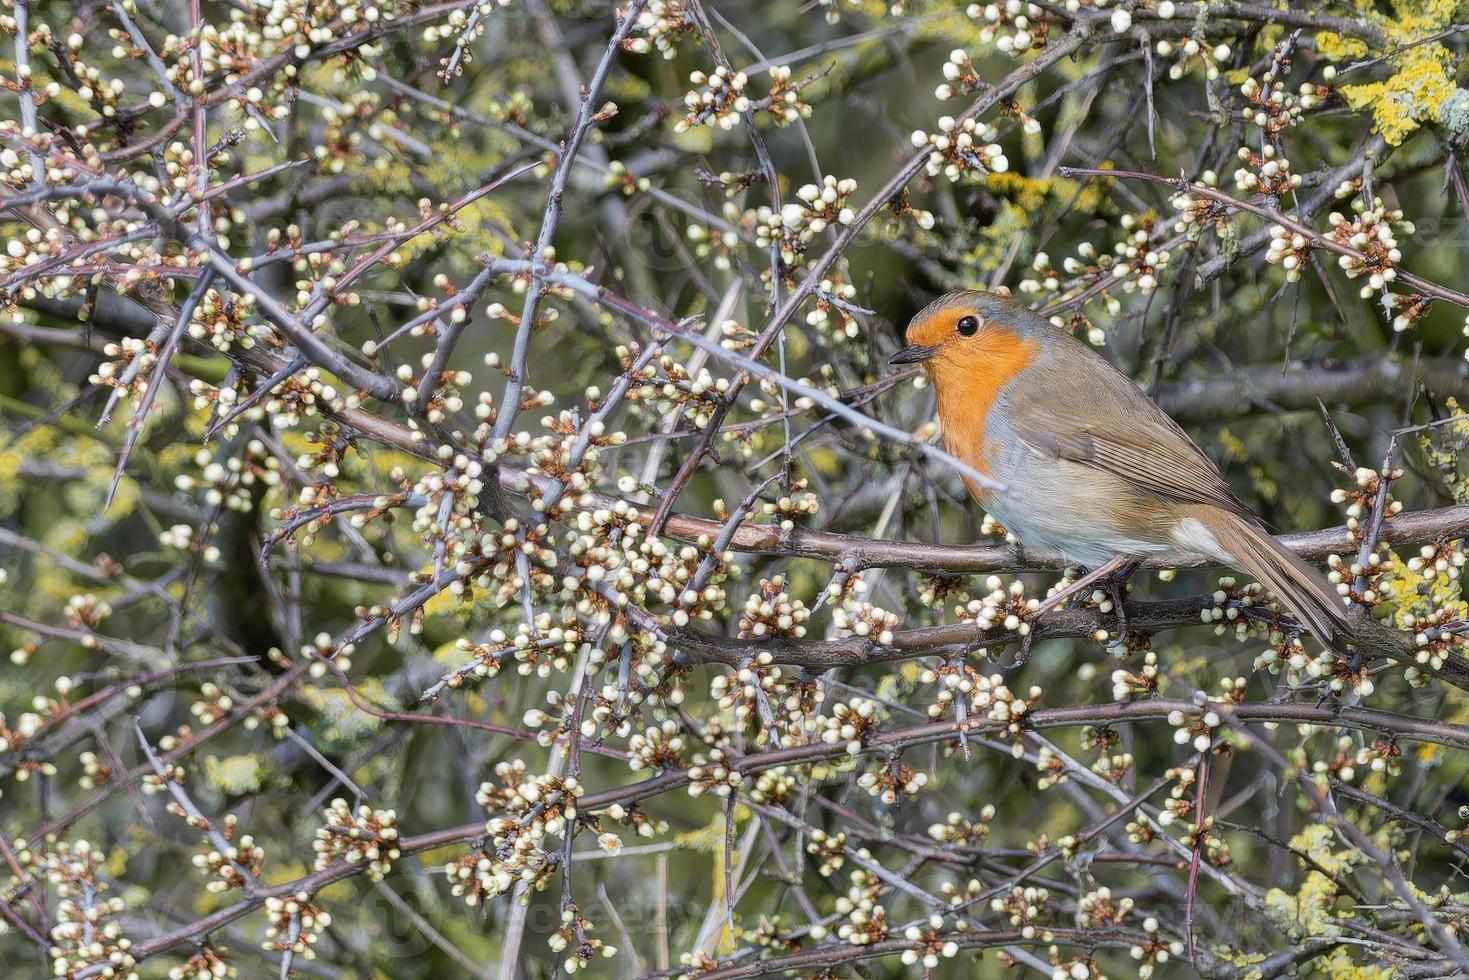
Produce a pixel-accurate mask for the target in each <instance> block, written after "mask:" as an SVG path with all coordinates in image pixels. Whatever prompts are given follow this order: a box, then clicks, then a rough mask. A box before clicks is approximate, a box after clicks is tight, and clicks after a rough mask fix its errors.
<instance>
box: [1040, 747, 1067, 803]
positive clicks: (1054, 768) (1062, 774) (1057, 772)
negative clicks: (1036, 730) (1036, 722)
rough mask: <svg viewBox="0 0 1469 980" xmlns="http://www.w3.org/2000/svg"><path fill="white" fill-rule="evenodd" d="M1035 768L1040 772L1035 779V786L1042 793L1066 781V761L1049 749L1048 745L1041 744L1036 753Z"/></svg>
mask: <svg viewBox="0 0 1469 980" xmlns="http://www.w3.org/2000/svg"><path fill="white" fill-rule="evenodd" d="M1035 768H1036V772H1038V773H1040V774H1041V775H1040V777H1039V778H1038V779H1036V781H1035V788H1036V789H1038V790H1040V791H1041V792H1042V793H1044V792H1045V791H1046V790H1048V789H1050V788H1051V787H1052V786H1059V785H1061V784H1062V783H1064V782H1066V775H1067V774H1066V761H1065V760H1064V759H1062V758H1061V757H1060V756H1058V755H1056V753H1055V752H1053V751H1051V748H1050V746H1046V745H1043V746H1041V749H1040V751H1039V752H1037V753H1036V758H1035Z"/></svg>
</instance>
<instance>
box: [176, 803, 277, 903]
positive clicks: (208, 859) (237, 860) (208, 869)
mask: <svg viewBox="0 0 1469 980" xmlns="http://www.w3.org/2000/svg"><path fill="white" fill-rule="evenodd" d="M190 822H191V823H192V822H193V821H190ZM235 826H236V818H235V815H234V814H229V815H228V816H227V817H226V818H225V820H224V830H223V833H224V837H225V840H226V841H228V842H229V847H227V848H225V849H224V850H223V851H221V850H219V849H218V848H215V847H210V848H208V849H207V850H205V851H202V852H201V853H198V854H195V855H194V856H193V857H192V858H191V859H190V860H191V861H192V862H193V865H194V867H195V868H197V869H198V870H199V873H200V874H203V875H204V876H205V877H207V878H208V879H209V883H208V884H206V885H205V886H204V887H205V889H206V890H207V891H210V892H212V893H214V894H216V895H218V894H222V893H224V892H227V891H231V890H233V889H236V888H244V887H245V886H246V885H248V884H249V883H251V882H252V881H254V880H255V879H257V878H259V877H260V874H261V872H262V871H263V870H264V867H265V849H264V848H263V847H261V846H260V845H259V844H257V843H255V838H254V837H252V836H250V835H249V834H244V835H243V836H241V837H240V839H239V840H235V839H234V831H235Z"/></svg>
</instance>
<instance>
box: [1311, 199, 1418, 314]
mask: <svg viewBox="0 0 1469 980" xmlns="http://www.w3.org/2000/svg"><path fill="white" fill-rule="evenodd" d="M1354 204H1355V207H1354V211H1355V212H1356V213H1355V214H1354V215H1353V216H1352V217H1351V218H1347V217H1345V216H1344V215H1342V214H1341V212H1339V211H1333V212H1331V213H1330V214H1329V215H1327V216H1326V220H1327V222H1328V223H1329V224H1330V225H1331V231H1330V232H1328V233H1327V237H1328V238H1330V239H1331V240H1332V241H1335V242H1337V243H1339V244H1342V245H1345V246H1347V247H1348V248H1350V249H1352V250H1353V253H1354V254H1351V255H1341V256H1339V257H1338V258H1337V263H1338V264H1339V265H1340V266H1341V267H1342V269H1343V271H1345V272H1346V274H1347V277H1348V278H1350V279H1356V278H1359V277H1361V276H1366V277H1367V281H1366V283H1364V284H1363V286H1362V288H1361V291H1360V292H1361V296H1362V298H1363V299H1368V298H1370V297H1371V296H1372V294H1373V293H1376V292H1383V291H1385V290H1386V289H1387V285H1388V283H1390V282H1392V281H1393V280H1394V279H1396V278H1397V277H1398V270H1397V264H1398V262H1400V261H1402V258H1403V253H1402V251H1401V250H1400V249H1399V248H1398V239H1397V236H1398V235H1399V234H1403V235H1411V234H1413V232H1414V228H1413V223H1412V222H1411V221H1407V220H1404V218H1403V212H1402V211H1401V210H1397V209H1393V210H1388V208H1387V207H1386V206H1385V205H1384V204H1383V203H1382V200H1381V199H1380V198H1379V199H1377V200H1376V201H1375V202H1374V205H1373V207H1371V208H1367V207H1365V206H1364V205H1363V204H1362V202H1361V200H1360V199H1358V200H1357V201H1356V202H1354Z"/></svg>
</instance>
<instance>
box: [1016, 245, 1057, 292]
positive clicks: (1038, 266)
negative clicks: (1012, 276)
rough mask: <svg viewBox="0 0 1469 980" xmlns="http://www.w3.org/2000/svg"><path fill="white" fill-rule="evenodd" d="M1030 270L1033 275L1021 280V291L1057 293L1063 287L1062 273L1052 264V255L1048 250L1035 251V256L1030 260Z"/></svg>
mask: <svg viewBox="0 0 1469 980" xmlns="http://www.w3.org/2000/svg"><path fill="white" fill-rule="evenodd" d="M1030 271H1031V273H1032V274H1033V275H1031V276H1029V277H1027V278H1025V279H1022V280H1020V287H1019V288H1020V291H1021V292H1022V293H1041V292H1045V293H1056V292H1059V291H1060V289H1061V273H1060V272H1058V271H1057V270H1056V267H1055V266H1054V265H1052V264H1051V256H1050V254H1049V253H1046V252H1037V253H1035V258H1033V259H1031V260H1030Z"/></svg>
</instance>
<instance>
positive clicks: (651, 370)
mask: <svg viewBox="0 0 1469 980" xmlns="http://www.w3.org/2000/svg"><path fill="white" fill-rule="evenodd" d="M617 355H618V359H619V360H622V361H625V362H626V363H631V357H632V356H633V355H632V352H631V351H630V350H628V349H626V348H618V351H617ZM728 390H729V379H728V378H716V377H715V376H714V375H713V374H712V373H710V371H709V369H708V368H706V367H702V366H701V367H699V368H697V369H695V370H692V371H691V370H690V369H689V367H688V365H686V364H685V363H684V362H682V361H680V360H679V359H678V358H676V357H674V356H673V355H671V354H663V355H660V356H659V357H657V358H655V359H654V360H653V361H651V362H650V363H648V364H645V365H644V366H643V367H642V368H641V369H640V370H639V371H638V372H637V374H636V377H635V380H634V381H633V384H632V386H631V387H630V388H629V389H628V391H627V395H626V396H625V398H626V400H627V402H628V403H629V404H630V405H632V406H634V408H635V409H636V410H638V411H651V412H653V413H654V414H656V415H657V416H658V417H660V418H661V417H663V416H665V415H667V414H668V413H670V412H678V413H679V415H680V417H681V418H682V419H683V420H684V421H686V422H688V423H689V424H690V425H692V426H693V427H694V428H696V429H702V428H704V427H705V426H706V425H708V424H709V420H710V418H712V417H713V415H714V412H715V411H716V410H717V409H718V407H719V405H720V402H721V400H722V398H723V396H724V394H725V392H727V391H728Z"/></svg>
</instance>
